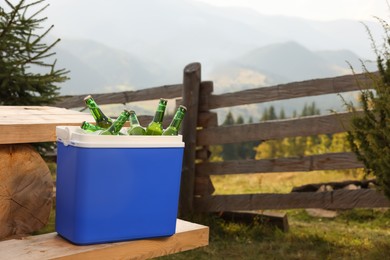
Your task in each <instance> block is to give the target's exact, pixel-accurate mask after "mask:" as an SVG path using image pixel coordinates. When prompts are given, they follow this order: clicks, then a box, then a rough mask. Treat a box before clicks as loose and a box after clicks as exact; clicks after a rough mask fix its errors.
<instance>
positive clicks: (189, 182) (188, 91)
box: [179, 63, 201, 215]
mask: <svg viewBox="0 0 390 260" xmlns="http://www.w3.org/2000/svg"><path fill="white" fill-rule="evenodd" d="M200 84H201V66H200V63H191V64H189V65H187V66H186V67H185V68H184V77H183V105H184V106H186V107H187V112H186V116H185V117H184V120H183V123H182V132H183V141H184V143H185V148H184V154H183V167H182V177H181V186H180V187H181V189H180V202H179V212H180V213H179V214H180V215H186V214H188V213H191V212H192V210H193V197H194V187H195V157H196V146H197V140H196V131H197V126H198V110H199V89H200Z"/></svg>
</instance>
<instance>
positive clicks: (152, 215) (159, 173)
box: [56, 142, 183, 245]
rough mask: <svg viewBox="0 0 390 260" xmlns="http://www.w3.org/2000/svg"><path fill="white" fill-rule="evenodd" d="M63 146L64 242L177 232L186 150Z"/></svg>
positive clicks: (59, 218) (59, 203)
mask: <svg viewBox="0 0 390 260" xmlns="http://www.w3.org/2000/svg"><path fill="white" fill-rule="evenodd" d="M57 146H58V147H57V149H58V151H57V194H56V231H57V232H58V234H60V235H61V236H62V237H64V238H65V239H67V240H69V241H71V242H73V243H75V244H80V245H85V244H95V243H105V242H115V241H123V240H133V239H141V238H150V237H161V236H170V235H173V234H174V233H175V228H176V218H177V210H178V200H179V190H180V176H181V167H182V157H183V147H177V148H174V147H163V148H83V147H74V146H71V145H68V146H65V145H64V144H63V143H61V142H58V144H57Z"/></svg>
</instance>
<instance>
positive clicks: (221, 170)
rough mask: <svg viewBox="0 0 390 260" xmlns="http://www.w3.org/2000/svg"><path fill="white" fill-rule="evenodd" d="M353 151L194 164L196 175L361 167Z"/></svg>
mask: <svg viewBox="0 0 390 260" xmlns="http://www.w3.org/2000/svg"><path fill="white" fill-rule="evenodd" d="M363 167H364V165H363V164H362V163H361V162H359V161H358V160H357V158H356V155H355V154H354V153H348V152H342V153H327V154H320V155H312V156H305V157H291V158H277V159H262V160H237V161H225V162H204V163H198V164H197V165H196V175H197V176H207V175H221V174H250V173H272V172H307V171H316V170H341V169H354V168H363Z"/></svg>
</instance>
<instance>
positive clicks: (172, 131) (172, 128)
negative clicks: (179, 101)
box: [162, 106, 187, 135]
mask: <svg viewBox="0 0 390 260" xmlns="http://www.w3.org/2000/svg"><path fill="white" fill-rule="evenodd" d="M186 112H187V108H186V107H185V106H179V108H178V109H177V111H176V114H175V116H174V117H173V119H172V122H171V124H170V125H169V126H168V127H167V128H166V129H165V130H164V131H163V133H162V135H178V134H179V129H180V125H181V122H182V121H183V118H184V116H185V114H186Z"/></svg>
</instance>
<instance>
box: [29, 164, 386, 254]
mask: <svg viewBox="0 0 390 260" xmlns="http://www.w3.org/2000/svg"><path fill="white" fill-rule="evenodd" d="M54 168H55V166H54V167H53V169H54ZM362 176H363V175H362V172H360V171H350V172H347V173H346V172H340V171H321V172H303V173H302V172H301V173H273V174H250V175H249V174H248V175H229V176H228V175H226V176H213V177H212V181H213V184H214V186H215V188H216V192H215V193H216V194H240V193H241V194H242V193H256V192H282V193H284V192H290V191H291V189H292V187H294V186H300V185H304V184H308V183H315V182H328V181H343V180H348V179H349V180H350V179H361V178H362ZM283 212H286V213H287V216H288V222H289V228H290V229H289V231H288V232H282V231H281V230H279V229H277V228H274V227H271V226H267V225H262V224H261V223H251V224H240V223H234V222H228V221H225V220H223V219H221V218H219V217H218V216H216V215H215V214H207V213H204V214H198V215H193V216H191V217H190V218H188V219H187V220H189V221H192V222H195V223H199V224H203V225H207V226H209V227H210V241H209V245H208V246H206V247H202V248H199V249H195V250H190V251H186V252H181V253H176V254H173V255H170V256H165V257H160V258H159V259H162V260H170V259H173V260H175V259H177V260H180V259H183V260H184V259H185V260H187V259H189V260H191V259H194V260H195V259H211V260H213V259H218V260H219V259H249V260H250V259H256V260H257V259H305V260H306V259H387V258H388V255H390V228H389V227H390V209H389V210H388V209H382V210H378V209H354V210H346V211H339V212H338V216H336V217H335V218H323V217H322V218H321V217H312V216H310V215H309V214H308V213H307V211H305V210H288V211H283ZM54 219H55V210H53V211H52V213H51V216H50V219H49V224H48V225H47V226H46V227H44V228H43V229H42V230H40V231H38V232H36V233H35V234H42V233H47V232H52V231H53V230H54Z"/></svg>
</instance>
